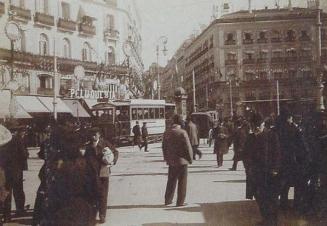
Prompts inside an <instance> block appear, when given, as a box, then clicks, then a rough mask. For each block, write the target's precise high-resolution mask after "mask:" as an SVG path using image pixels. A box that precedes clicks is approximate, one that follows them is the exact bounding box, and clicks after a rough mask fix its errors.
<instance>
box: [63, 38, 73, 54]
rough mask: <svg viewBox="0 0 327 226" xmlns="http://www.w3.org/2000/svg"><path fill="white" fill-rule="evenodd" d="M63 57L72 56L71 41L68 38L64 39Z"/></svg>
mask: <svg viewBox="0 0 327 226" xmlns="http://www.w3.org/2000/svg"><path fill="white" fill-rule="evenodd" d="M63 57H64V58H71V48H70V41H69V40H68V39H67V38H64V39H63Z"/></svg>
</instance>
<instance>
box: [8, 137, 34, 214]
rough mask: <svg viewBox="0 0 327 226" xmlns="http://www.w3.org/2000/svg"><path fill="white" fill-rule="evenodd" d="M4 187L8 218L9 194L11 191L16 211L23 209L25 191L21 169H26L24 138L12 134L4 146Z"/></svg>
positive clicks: (9, 207) (26, 154) (9, 208)
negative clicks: (6, 194) (6, 193)
mask: <svg viewBox="0 0 327 226" xmlns="http://www.w3.org/2000/svg"><path fill="white" fill-rule="evenodd" d="M3 148H4V151H5V152H6V153H5V156H6V157H5V158H6V159H5V162H6V163H5V175H6V189H7V190H8V191H9V192H10V194H9V195H8V197H7V199H6V200H5V216H7V217H8V218H10V211H11V194H12V193H13V195H14V198H15V203H16V210H17V211H18V212H22V211H24V206H25V193H24V190H23V170H24V169H26V161H27V156H28V153H27V148H26V146H25V143H24V139H23V138H22V137H19V136H17V135H16V136H14V137H13V139H12V140H11V141H10V142H9V143H7V144H6V145H5V146H4V147H3Z"/></svg>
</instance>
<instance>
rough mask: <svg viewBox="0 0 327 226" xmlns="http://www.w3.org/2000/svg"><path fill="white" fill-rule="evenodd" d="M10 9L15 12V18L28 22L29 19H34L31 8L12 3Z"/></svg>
mask: <svg viewBox="0 0 327 226" xmlns="http://www.w3.org/2000/svg"><path fill="white" fill-rule="evenodd" d="M10 11H13V12H14V17H13V19H14V20H18V21H21V22H25V23H27V22H28V21H29V20H31V19H32V16H31V10H29V9H24V8H21V7H17V6H14V5H10Z"/></svg>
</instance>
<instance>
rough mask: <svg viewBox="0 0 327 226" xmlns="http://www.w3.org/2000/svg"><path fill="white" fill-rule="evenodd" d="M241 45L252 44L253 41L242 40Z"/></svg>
mask: <svg viewBox="0 0 327 226" xmlns="http://www.w3.org/2000/svg"><path fill="white" fill-rule="evenodd" d="M243 44H253V39H243Z"/></svg>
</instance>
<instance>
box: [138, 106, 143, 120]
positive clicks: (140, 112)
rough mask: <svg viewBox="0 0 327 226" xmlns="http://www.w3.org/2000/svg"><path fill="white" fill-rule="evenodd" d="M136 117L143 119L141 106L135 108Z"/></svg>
mask: <svg viewBox="0 0 327 226" xmlns="http://www.w3.org/2000/svg"><path fill="white" fill-rule="evenodd" d="M137 119H143V108H138V109H137Z"/></svg>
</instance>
